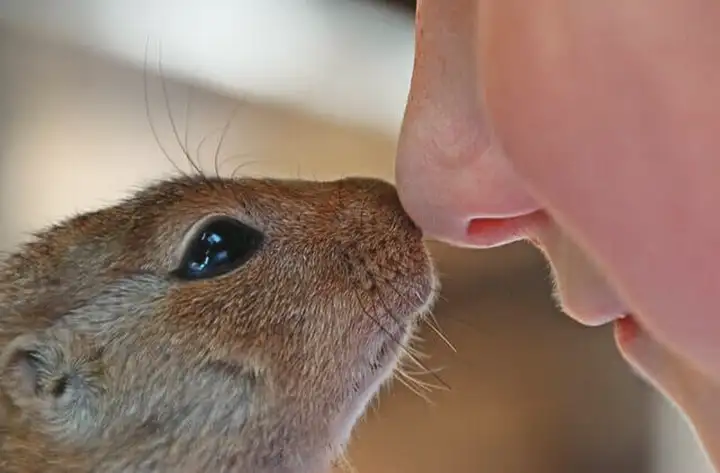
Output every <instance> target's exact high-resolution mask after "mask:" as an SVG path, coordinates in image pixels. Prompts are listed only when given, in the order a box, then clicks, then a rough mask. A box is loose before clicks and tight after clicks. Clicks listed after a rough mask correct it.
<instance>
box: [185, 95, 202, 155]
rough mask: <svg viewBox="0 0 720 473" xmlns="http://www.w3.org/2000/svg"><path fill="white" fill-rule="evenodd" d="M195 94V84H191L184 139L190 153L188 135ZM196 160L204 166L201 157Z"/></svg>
mask: <svg viewBox="0 0 720 473" xmlns="http://www.w3.org/2000/svg"><path fill="white" fill-rule="evenodd" d="M194 92H195V84H190V90H189V91H188V97H187V101H186V102H185V136H184V138H183V145H184V147H185V150H186V151H187V152H189V149H190V148H188V146H189V145H188V141H189V140H188V135H189V134H190V108H191V106H192V99H193V96H194ZM195 158H196V159H197V160H198V164H202V163H199V161H200V156H199V155H197V154H196V155H195Z"/></svg>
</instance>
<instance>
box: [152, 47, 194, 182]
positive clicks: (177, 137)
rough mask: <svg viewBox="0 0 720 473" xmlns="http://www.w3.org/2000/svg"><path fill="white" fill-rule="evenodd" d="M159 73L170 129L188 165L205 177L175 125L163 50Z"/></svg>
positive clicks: (160, 52) (160, 57)
mask: <svg viewBox="0 0 720 473" xmlns="http://www.w3.org/2000/svg"><path fill="white" fill-rule="evenodd" d="M158 71H159V73H160V83H161V85H162V92H163V97H164V99H165V107H166V108H167V112H168V120H169V121H170V127H171V128H172V132H173V135H174V136H175V140H176V141H177V144H178V146H180V149H181V150H182V152H183V155H184V156H185V158H186V159H187V162H188V164H190V166H191V167H192V168H193V169H195V171H196V172H197V173H198V175H199V176H201V177H204V175H205V173H204V172H203V171H202V170H201V169H200V167H199V166H198V165H197V164H196V163H195V161H193V159H192V156H190V153H189V152H188V150H187V148H186V147H185V146H183V142H182V140H181V139H180V134H179V133H178V130H177V125H176V124H175V119H174V118H173V115H172V107H171V106H170V96H169V94H168V90H167V79H166V78H165V74H164V72H163V67H162V50H160V51H159V52H158Z"/></svg>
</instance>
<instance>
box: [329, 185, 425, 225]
mask: <svg viewBox="0 0 720 473" xmlns="http://www.w3.org/2000/svg"><path fill="white" fill-rule="evenodd" d="M342 184H343V186H345V187H351V188H354V189H356V190H358V191H360V192H361V193H362V194H365V196H366V199H365V202H364V203H365V205H366V206H376V208H375V210H374V212H378V213H379V214H385V215H389V216H391V218H392V219H393V220H395V221H396V222H397V221H399V222H400V224H401V225H402V226H403V227H404V228H405V229H406V230H409V231H410V232H411V233H415V234H417V235H418V236H422V234H423V232H422V229H421V226H420V225H418V224H417V223H416V222H415V220H414V219H413V218H412V217H411V215H410V214H409V213H408V211H407V209H406V208H405V206H404V205H403V203H402V201H401V199H400V194H399V193H398V188H397V187H396V186H395V185H394V184H392V183H391V182H389V181H385V180H382V179H376V178H370V177H352V178H346V179H344V180H343V181H342ZM377 216H379V215H377Z"/></svg>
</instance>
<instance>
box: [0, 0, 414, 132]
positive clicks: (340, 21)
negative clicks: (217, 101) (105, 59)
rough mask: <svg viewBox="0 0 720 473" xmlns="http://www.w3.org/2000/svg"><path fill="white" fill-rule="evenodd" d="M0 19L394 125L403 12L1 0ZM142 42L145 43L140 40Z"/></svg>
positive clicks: (245, 91)
mask: <svg viewBox="0 0 720 473" xmlns="http://www.w3.org/2000/svg"><path fill="white" fill-rule="evenodd" d="M0 19H2V20H3V21H5V22H7V23H9V24H13V25H16V26H20V27H23V28H29V29H32V30H34V31H36V32H40V33H42V34H44V35H47V36H49V37H51V38H57V39H59V40H63V41H68V42H71V43H73V44H76V45H81V46H83V47H87V48H91V49H93V50H95V51H97V52H99V53H102V54H105V55H109V56H111V57H113V58H115V59H118V60H122V61H125V62H130V63H132V64H134V65H136V66H139V67H144V64H145V60H146V51H147V52H148V55H147V58H148V67H151V68H154V69H157V67H158V63H161V65H162V69H163V73H164V74H165V75H166V76H174V77H182V78H184V79H189V80H192V81H194V82H198V83H201V84H204V85H208V86H211V87H214V88H217V89H220V90H223V91H225V92H229V93H232V94H235V95H242V96H249V97H253V98H256V99H260V100H265V101H270V102H278V103H283V104H287V105H291V106H296V107H300V108H302V109H304V110H306V111H309V112H312V113H315V114H319V115H322V116H325V117H328V118H332V119H335V120H338V121H341V122H347V123H348V124H353V125H361V126H367V127H370V128H373V129H375V130H378V131H382V132H384V133H390V134H393V135H394V134H396V133H397V131H398V129H399V125H400V122H401V119H402V114H403V109H404V106H405V102H406V99H407V91H408V88H409V83H410V75H411V71H412V61H413V47H414V38H413V22H412V18H410V17H408V16H407V15H405V14H401V13H399V12H396V11H394V10H390V9H388V8H385V7H376V6H372V5H368V4H365V3H361V2H357V1H349V0H202V1H200V0H63V1H57V0H3V1H2V2H0ZM148 46H149V48H148Z"/></svg>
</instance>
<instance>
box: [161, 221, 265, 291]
mask: <svg viewBox="0 0 720 473" xmlns="http://www.w3.org/2000/svg"><path fill="white" fill-rule="evenodd" d="M262 242H263V235H262V233H260V232H259V231H258V230H256V229H254V228H252V227H249V226H248V225H245V224H244V223H242V222H240V221H238V220H235V219H232V218H229V217H219V218H215V219H212V220H211V221H209V222H207V223H205V224H203V226H202V228H200V230H198V231H197V232H196V233H195V235H194V236H193V237H192V239H191V240H190V242H189V243H188V245H187V248H186V249H185V253H184V255H183V257H182V260H181V263H180V266H179V267H178V268H177V269H176V270H175V271H173V275H174V276H175V277H177V278H179V279H182V280H188V281H190V280H198V279H209V278H214V277H217V276H221V275H223V274H226V273H229V272H231V271H233V270H235V269H237V268H239V267H240V266H242V265H243V264H245V263H246V262H247V261H248V260H249V259H250V258H251V257H252V256H253V255H254V254H255V253H256V252H257V250H259V249H260V246H261V245H262Z"/></svg>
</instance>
